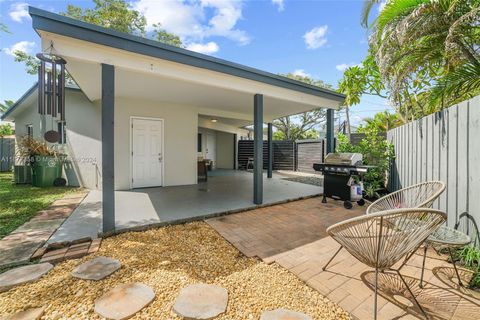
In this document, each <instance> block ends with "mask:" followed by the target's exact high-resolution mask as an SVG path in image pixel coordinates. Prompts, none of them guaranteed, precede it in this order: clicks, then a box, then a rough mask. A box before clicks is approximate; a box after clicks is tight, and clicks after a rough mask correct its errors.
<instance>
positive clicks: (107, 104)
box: [102, 64, 115, 234]
mask: <svg viewBox="0 0 480 320" xmlns="http://www.w3.org/2000/svg"><path fill="white" fill-rule="evenodd" d="M114 116H115V69H114V66H112V65H109V64H102V196H103V199H102V212H103V233H105V234H108V233H113V232H114V231H115V166H114V163H115V156H114V125H113V122H114Z"/></svg>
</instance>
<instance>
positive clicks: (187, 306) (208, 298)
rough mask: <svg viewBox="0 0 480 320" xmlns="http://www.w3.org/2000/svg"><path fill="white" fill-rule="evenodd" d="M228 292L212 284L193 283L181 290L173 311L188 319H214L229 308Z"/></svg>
mask: <svg viewBox="0 0 480 320" xmlns="http://www.w3.org/2000/svg"><path fill="white" fill-rule="evenodd" d="M227 302H228V292H227V290H226V289H225V288H222V287H219V286H215V285H211V284H193V285H190V286H188V287H185V288H183V289H182V290H181V291H180V294H179V295H178V297H177V299H176V300H175V304H174V306H173V311H175V312H176V313H177V314H178V315H180V316H182V317H184V318H187V319H212V318H214V317H216V316H218V315H219V314H221V313H224V312H225V310H226V309H227Z"/></svg>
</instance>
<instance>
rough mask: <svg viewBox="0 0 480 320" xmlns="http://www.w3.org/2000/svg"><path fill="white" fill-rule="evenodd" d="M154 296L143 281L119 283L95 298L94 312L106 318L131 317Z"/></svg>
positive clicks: (119, 318) (120, 319) (114, 319)
mask: <svg viewBox="0 0 480 320" xmlns="http://www.w3.org/2000/svg"><path fill="white" fill-rule="evenodd" d="M154 298H155V293H154V292H153V290H152V288H150V287H149V286H147V285H145V284H143V283H130V284H121V285H118V286H116V287H115V288H113V289H112V290H110V291H108V292H107V293H105V294H104V295H103V296H102V297H101V298H99V299H97V300H95V309H94V310H95V312H96V313H98V314H99V315H101V316H102V317H104V318H107V319H113V320H123V319H128V318H130V317H132V316H133V315H134V314H135V313H137V312H138V311H140V310H142V309H143V308H145V307H146V306H147V305H148V304H149V303H150V302H152V300H153V299H154Z"/></svg>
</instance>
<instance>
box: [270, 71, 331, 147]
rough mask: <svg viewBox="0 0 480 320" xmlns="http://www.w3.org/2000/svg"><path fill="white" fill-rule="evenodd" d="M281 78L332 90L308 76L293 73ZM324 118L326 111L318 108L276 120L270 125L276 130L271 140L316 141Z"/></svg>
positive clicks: (327, 85)
mask: <svg viewBox="0 0 480 320" xmlns="http://www.w3.org/2000/svg"><path fill="white" fill-rule="evenodd" d="M283 76H285V77H287V78H290V79H293V80H297V81H301V82H305V83H308V84H310V85H313V86H317V87H322V88H325V89H330V90H333V87H332V86H331V85H329V84H327V83H325V82H324V81H322V80H317V79H312V78H310V77H308V76H301V75H297V74H293V73H288V74H285V75H283ZM325 116H326V111H325V110H324V109H321V108H319V109H315V110H312V111H308V112H303V113H300V114H297V115H293V116H288V117H282V118H279V119H276V120H274V121H273V123H272V124H273V126H274V127H275V129H276V131H275V133H274V137H273V138H274V139H275V140H302V139H318V138H319V132H318V128H319V126H320V125H321V124H322V123H323V122H325V119H326V117H325Z"/></svg>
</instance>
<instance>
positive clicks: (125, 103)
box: [115, 98, 198, 190]
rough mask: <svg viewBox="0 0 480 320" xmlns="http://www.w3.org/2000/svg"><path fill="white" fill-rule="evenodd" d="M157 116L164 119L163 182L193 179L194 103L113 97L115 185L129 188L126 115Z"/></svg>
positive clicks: (176, 182)
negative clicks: (181, 103) (188, 104)
mask: <svg viewBox="0 0 480 320" xmlns="http://www.w3.org/2000/svg"><path fill="white" fill-rule="evenodd" d="M132 116H133V117H134V116H136V117H150V118H159V119H163V121H164V146H163V148H164V157H163V158H164V179H163V181H164V184H165V186H175V185H188V184H195V183H197V162H196V161H197V127H198V111H197V109H196V108H195V107H192V106H185V105H176V104H173V103H165V102H153V101H147V100H145V101H141V100H137V99H135V100H132V99H126V98H117V99H115V188H116V189H118V190H127V189H130V183H131V179H132V178H131V163H132V162H131V161H132V157H131V150H130V135H131V132H130V127H131V126H130V118H131V117H132Z"/></svg>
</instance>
